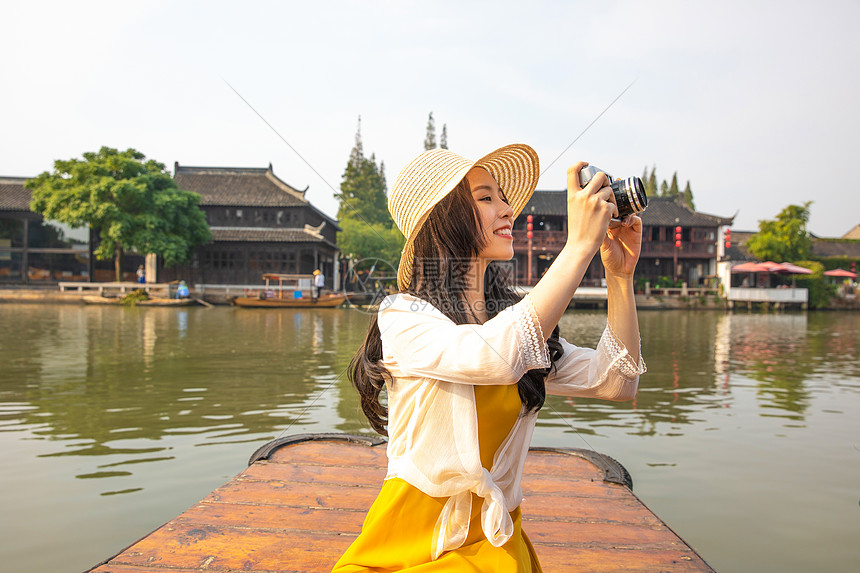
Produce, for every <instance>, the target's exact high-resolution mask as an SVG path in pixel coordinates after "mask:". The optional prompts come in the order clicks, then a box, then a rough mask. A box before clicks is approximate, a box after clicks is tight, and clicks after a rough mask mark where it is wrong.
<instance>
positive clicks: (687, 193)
mask: <svg viewBox="0 0 860 573" xmlns="http://www.w3.org/2000/svg"><path fill="white" fill-rule="evenodd" d="M681 197H683V199H684V203H686V204H687V206H689V207H690V209H692V210H693V211H695V210H696V205H695V204H694V203H693V190H692V189H690V181H689V180H687V186H686V187H684V192H683V193H682V194H681Z"/></svg>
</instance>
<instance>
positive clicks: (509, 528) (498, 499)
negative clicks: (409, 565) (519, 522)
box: [431, 468, 514, 560]
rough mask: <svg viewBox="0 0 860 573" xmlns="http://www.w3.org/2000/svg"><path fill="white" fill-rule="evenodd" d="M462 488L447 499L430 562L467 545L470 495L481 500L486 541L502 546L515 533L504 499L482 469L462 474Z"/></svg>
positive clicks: (499, 490)
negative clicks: (474, 472)
mask: <svg viewBox="0 0 860 573" xmlns="http://www.w3.org/2000/svg"><path fill="white" fill-rule="evenodd" d="M461 479H462V481H461V483H462V485H463V489H462V490H461V491H460V492H459V493H457V494H454V495H452V496H451V497H449V498H448V501H447V502H445V506H444V507H443V508H442V513H440V514H439V519H438V520H436V526H435V528H434V531H433V548H432V551H431V557H432V559H434V560H435V559H437V558H438V557H439V556H440V555H442V553H444V552H445V551H451V550H452V549H457V548H459V547H461V546H462V545H463V543H465V542H466V537H467V535H468V534H469V520H470V518H471V515H472V493H474V494H475V495H477V496H478V497H481V498H483V500H484V503H483V505H482V506H481V529H482V530H483V531H484V535H485V536H486V537H487V540H488V541H489V542H490V543H491V544H492V545H493V546H495V547H501V546H502V545H504V544H505V543H507V542H508V540H509V539H510V538H511V536H512V535H513V534H514V521H513V520H512V519H511V515H510V513H508V510H507V507H506V506H505V496H504V494H503V493H502V490H501V489H500V488H499V486H497V485H496V483H495V482H494V481H493V477H492V475H490V472H489V471H487V470H486V469H485V468H481V472H480V473H478V474H462V475H461Z"/></svg>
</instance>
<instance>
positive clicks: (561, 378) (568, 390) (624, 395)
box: [546, 324, 647, 400]
mask: <svg viewBox="0 0 860 573" xmlns="http://www.w3.org/2000/svg"><path fill="white" fill-rule="evenodd" d="M559 340H560V341H561V344H562V348H563V349H564V355H563V356H562V357H561V358H560V359H559V360H558V361H556V363H555V368H554V369H553V370H552V371H551V372H550V373H549V375H548V376H547V378H546V391H547V393H548V394H556V395H561V396H579V397H583V398H602V399H604V400H630V399H632V398H633V396H635V395H636V390H637V389H638V387H639V376H640V375H641V374H644V373H645V371H646V370H647V368H646V366H645V361H644V360H643V359H642V353H641V351H640V352H639V362H638V363H637V362H636V361H634V360H633V357H632V356H631V355H630V352H629V351H628V350H627V348H626V347H625V346H624V344H623V343H622V342H621V340H619V339H618V337H617V336H616V335H615V333H614V332H613V331H612V328H611V327H610V326H609V325H608V324H607V326H606V329H605V330H604V331H603V335H602V336H601V337H600V342H598V343H597V348H596V349H591V348H581V347H578V346H574V345H573V344H570V343H569V342H568V341H566V340H565V339H563V338H561V339H559Z"/></svg>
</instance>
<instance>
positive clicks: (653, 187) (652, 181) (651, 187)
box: [642, 165, 659, 197]
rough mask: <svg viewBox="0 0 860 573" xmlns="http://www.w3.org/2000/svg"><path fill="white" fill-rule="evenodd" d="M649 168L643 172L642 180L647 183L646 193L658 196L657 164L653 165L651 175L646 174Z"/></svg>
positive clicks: (649, 195)
mask: <svg viewBox="0 0 860 573" xmlns="http://www.w3.org/2000/svg"><path fill="white" fill-rule="evenodd" d="M647 173H648V168H647V167H646V168H645V172H643V173H642V181H643V182H644V183H645V195H647V196H648V197H657V196H658V195H659V194H658V193H657V166H656V165H655V166H653V167H651V175H646V174H647Z"/></svg>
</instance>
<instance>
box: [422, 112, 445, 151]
mask: <svg viewBox="0 0 860 573" xmlns="http://www.w3.org/2000/svg"><path fill="white" fill-rule="evenodd" d="M446 144H447V141H446ZM437 147H438V145H436V120H435V119H433V112H432V111H431V112H430V115H429V116H428V117H427V135H426V136H424V149H425V150H426V149H436V148H437Z"/></svg>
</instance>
